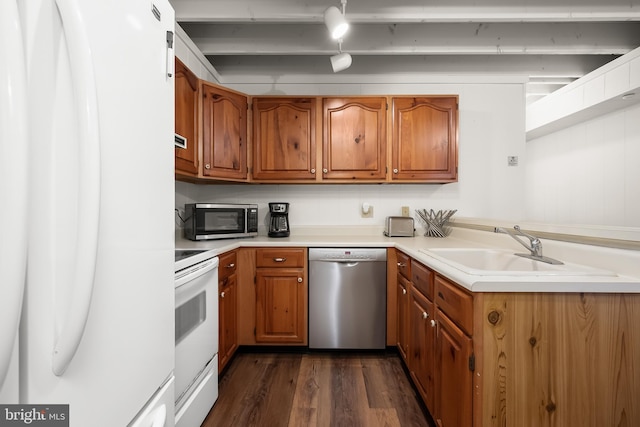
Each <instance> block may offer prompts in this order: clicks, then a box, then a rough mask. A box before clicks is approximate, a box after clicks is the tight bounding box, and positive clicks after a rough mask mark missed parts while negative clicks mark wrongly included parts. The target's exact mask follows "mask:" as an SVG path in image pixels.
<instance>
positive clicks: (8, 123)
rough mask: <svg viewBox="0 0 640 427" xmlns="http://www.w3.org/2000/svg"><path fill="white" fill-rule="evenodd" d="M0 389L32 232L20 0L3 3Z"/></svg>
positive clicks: (14, 330)
mask: <svg viewBox="0 0 640 427" xmlns="http://www.w3.org/2000/svg"><path fill="white" fill-rule="evenodd" d="M0 57H1V58H3V59H2V62H1V63H0V199H2V200H10V201H11V208H10V209H9V208H8V207H7V208H3V209H2V210H1V211H0V224H2V225H3V226H4V225H6V229H5V230H4V231H3V235H2V239H0V328H2V332H1V333H0V389H2V385H3V384H4V380H5V378H6V376H7V373H8V371H9V363H10V362H11V355H12V354H13V349H14V343H15V339H16V334H17V332H18V324H19V322H20V313H21V309H22V296H23V294H24V285H25V273H26V264H27V230H28V226H27V224H28V219H27V216H28V194H27V183H28V173H27V172H28V171H29V163H28V161H29V160H28V154H29V153H28V147H29V144H28V142H29V139H28V132H27V72H26V69H25V58H26V57H25V54H24V44H23V42H22V31H21V29H20V18H19V16H18V7H17V4H16V1H15V0H8V1H7V0H3V1H1V2H0Z"/></svg>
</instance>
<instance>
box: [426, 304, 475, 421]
mask: <svg viewBox="0 0 640 427" xmlns="http://www.w3.org/2000/svg"><path fill="white" fill-rule="evenodd" d="M436 322H437V338H436V340H435V342H436V345H435V357H436V361H435V366H436V367H437V369H438V375H437V380H436V388H435V396H436V403H435V411H434V412H435V413H434V412H432V415H433V417H434V419H435V421H436V424H438V426H440V427H469V426H472V425H473V424H472V417H473V413H472V405H473V384H472V382H473V370H474V367H473V366H471V365H472V364H473V360H474V359H473V345H472V341H471V338H470V337H468V336H467V335H466V334H465V333H464V332H463V331H462V330H461V329H460V328H458V327H457V326H456V325H455V324H454V323H453V322H452V321H451V320H450V319H449V318H448V317H447V316H446V315H445V314H443V313H442V311H440V310H437V313H436Z"/></svg>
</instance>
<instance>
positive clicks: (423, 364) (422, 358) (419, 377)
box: [409, 289, 436, 412]
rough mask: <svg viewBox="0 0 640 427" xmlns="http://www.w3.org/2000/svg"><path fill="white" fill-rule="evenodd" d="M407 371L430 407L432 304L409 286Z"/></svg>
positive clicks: (432, 371)
mask: <svg viewBox="0 0 640 427" xmlns="http://www.w3.org/2000/svg"><path fill="white" fill-rule="evenodd" d="M409 317H410V320H409V330H410V331H411V332H410V337H409V370H410V372H411V376H412V377H413V380H414V383H415V384H416V386H417V388H418V391H419V392H420V394H421V395H422V399H423V400H424V402H425V404H426V405H427V408H428V409H429V411H432V412H433V410H434V407H435V406H434V403H435V401H434V390H435V354H436V351H435V350H436V348H435V332H436V329H435V327H434V326H435V319H434V317H435V313H434V309H433V303H432V302H431V301H429V300H428V299H427V298H425V296H424V295H422V294H421V293H420V292H418V290H416V289H411V307H410V313H409ZM432 321H434V322H433V323H432Z"/></svg>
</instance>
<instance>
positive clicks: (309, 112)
mask: <svg viewBox="0 0 640 427" xmlns="http://www.w3.org/2000/svg"><path fill="white" fill-rule="evenodd" d="M315 123H316V100H315V99H313V98H253V170H252V175H253V178H254V179H256V180H288V179H296V180H297V179H305V180H308V179H311V180H313V179H315V177H316V175H315V172H316V170H315V167H316V126H315Z"/></svg>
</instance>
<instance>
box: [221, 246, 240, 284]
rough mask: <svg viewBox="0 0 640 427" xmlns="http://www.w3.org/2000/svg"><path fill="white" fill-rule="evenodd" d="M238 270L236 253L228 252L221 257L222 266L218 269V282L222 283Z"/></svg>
mask: <svg viewBox="0 0 640 427" xmlns="http://www.w3.org/2000/svg"><path fill="white" fill-rule="evenodd" d="M237 268H238V258H237V255H236V251H233V252H227V253H225V254H222V255H220V266H219V267H218V281H220V282H222V281H224V280H225V279H227V278H228V277H229V276H231V275H232V274H234V273H235V272H236V269H237Z"/></svg>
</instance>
